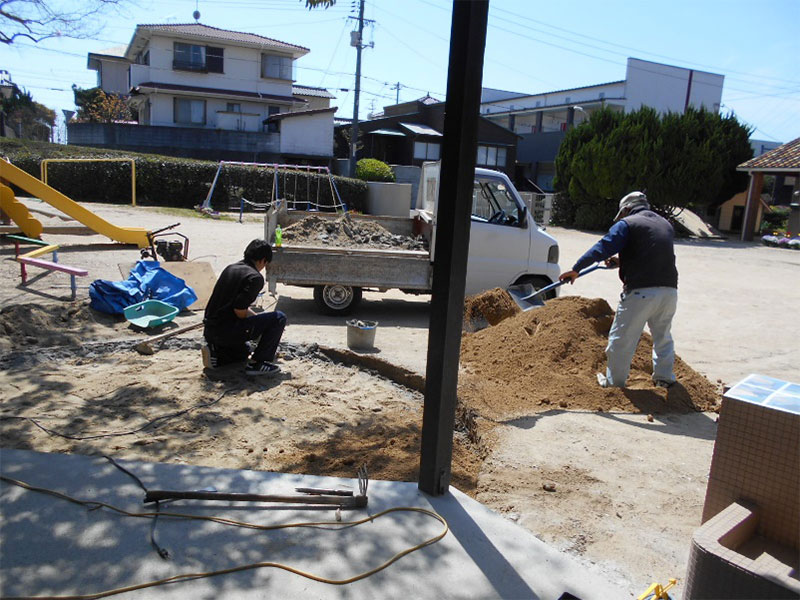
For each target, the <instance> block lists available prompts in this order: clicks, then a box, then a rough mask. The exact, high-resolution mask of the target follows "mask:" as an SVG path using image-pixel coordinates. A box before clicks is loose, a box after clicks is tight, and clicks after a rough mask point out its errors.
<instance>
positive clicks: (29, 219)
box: [0, 183, 42, 239]
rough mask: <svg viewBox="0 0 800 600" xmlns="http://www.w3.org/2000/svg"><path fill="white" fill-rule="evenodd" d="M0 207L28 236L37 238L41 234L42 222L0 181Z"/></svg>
mask: <svg viewBox="0 0 800 600" xmlns="http://www.w3.org/2000/svg"><path fill="white" fill-rule="evenodd" d="M0 209H2V210H3V212H4V213H6V214H7V215H8V216H9V217H11V220H12V221H14V223H16V224H17V226H18V227H19V228H20V229H22V233H24V234H25V235H26V236H28V237H29V238H34V239H39V237H41V235H42V222H41V221H40V220H39V219H37V218H36V217H33V216H32V215H31V213H30V212H29V211H28V207H27V206H25V205H24V204H23V203H22V202H20V201H19V200H17V198H16V196H14V191H13V190H12V189H11V188H10V187H8V186H7V185H3V184H2V183H0Z"/></svg>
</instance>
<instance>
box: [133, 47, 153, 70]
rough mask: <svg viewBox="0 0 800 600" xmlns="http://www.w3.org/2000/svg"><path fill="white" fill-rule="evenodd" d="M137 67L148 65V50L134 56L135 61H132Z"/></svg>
mask: <svg viewBox="0 0 800 600" xmlns="http://www.w3.org/2000/svg"><path fill="white" fill-rule="evenodd" d="M133 62H134V63H136V64H137V65H146V66H149V65H150V50H145V51H144V52H139V54H137V55H136V59H135V60H134V61H133Z"/></svg>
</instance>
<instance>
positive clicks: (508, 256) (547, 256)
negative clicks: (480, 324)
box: [414, 162, 560, 295]
mask: <svg viewBox="0 0 800 600" xmlns="http://www.w3.org/2000/svg"><path fill="white" fill-rule="evenodd" d="M439 171H440V163H439V162H435V163H425V164H424V165H423V167H422V175H421V178H420V186H419V191H418V195H417V202H416V206H415V211H414V212H416V213H417V214H418V215H419V216H420V217H422V218H424V219H425V220H432V221H433V222H434V223H433V225H434V226H433V236H434V239H433V240H432V244H431V245H432V248H433V250H432V256H431V260H432V261H434V260H435V248H436V244H435V232H436V227H435V220H436V214H437V205H438V187H439ZM471 222H472V226H471V229H470V236H469V255H468V258H467V281H466V290H465V293H466V294H467V295H469V294H476V293H479V292H482V291H484V290H488V289H493V288H496V287H500V288H503V289H506V288H508V287H509V286H512V285H524V286H530V287H529V290H530V292H533V291H534V290H536V289H540V288H542V287H544V286H546V285H549V284H551V283H553V282H555V281H557V279H558V275H559V273H560V270H559V267H558V254H559V252H558V242H557V241H556V240H555V238H553V237H552V236H551V235H549V234H547V233H546V232H544V231H543V230H542V229H541V228H540V227H539V226H538V225H537V224H536V222H535V221H534V219H533V215H532V214H531V211H530V210H528V207H527V206H526V205H525V203H524V202H523V200H522V198H521V197H520V195H519V193H518V192H517V190H516V188H515V187H514V185H513V184H512V183H511V180H509V178H508V177H507V176H506V175H505V173H501V172H499V171H492V170H489V169H480V168H478V169H475V179H474V183H473V187H472V207H471Z"/></svg>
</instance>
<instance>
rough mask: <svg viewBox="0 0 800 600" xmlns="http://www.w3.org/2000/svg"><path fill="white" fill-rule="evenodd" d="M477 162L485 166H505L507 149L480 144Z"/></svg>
mask: <svg viewBox="0 0 800 600" xmlns="http://www.w3.org/2000/svg"><path fill="white" fill-rule="evenodd" d="M475 163H476V164H478V165H480V166H485V167H505V166H506V149H505V148H500V147H498V146H478V156H477V157H476V159H475Z"/></svg>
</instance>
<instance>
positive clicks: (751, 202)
mask: <svg viewBox="0 0 800 600" xmlns="http://www.w3.org/2000/svg"><path fill="white" fill-rule="evenodd" d="M763 185H764V173H762V172H760V171H751V172H750V187H749V189H748V190H747V201H746V203H745V205H744V220H743V221H744V222H743V223H742V234H741V240H742V241H743V242H752V241H753V230H754V229H755V227H756V218H757V217H758V209H759V206H760V204H761V188H762V187H763Z"/></svg>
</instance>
